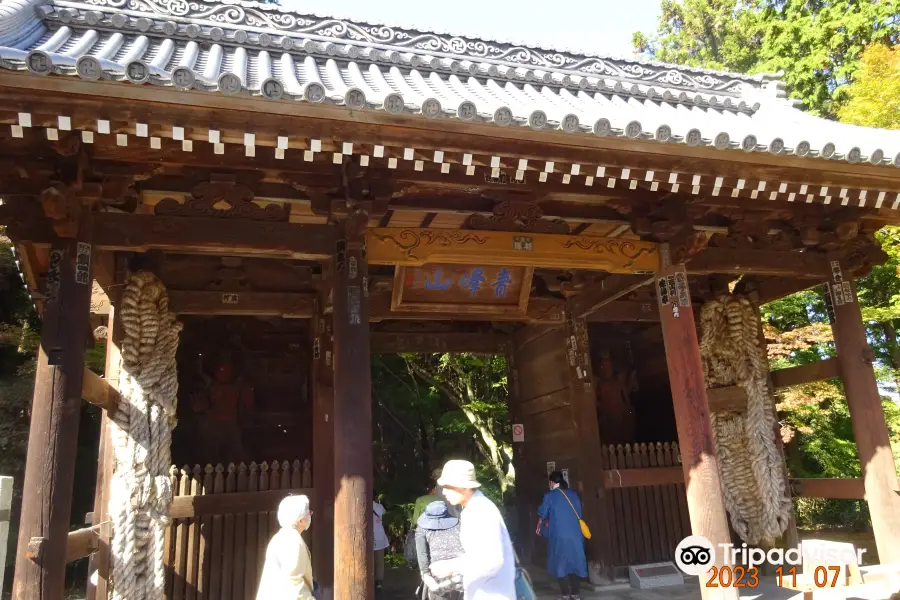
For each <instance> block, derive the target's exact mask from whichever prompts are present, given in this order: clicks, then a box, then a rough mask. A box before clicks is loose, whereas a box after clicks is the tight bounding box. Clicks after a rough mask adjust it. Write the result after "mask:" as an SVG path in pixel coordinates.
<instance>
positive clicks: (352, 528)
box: [332, 211, 374, 600]
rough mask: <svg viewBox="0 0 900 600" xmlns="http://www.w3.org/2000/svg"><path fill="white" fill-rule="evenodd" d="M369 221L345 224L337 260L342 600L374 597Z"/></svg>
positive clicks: (337, 530)
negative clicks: (367, 241)
mask: <svg viewBox="0 0 900 600" xmlns="http://www.w3.org/2000/svg"><path fill="white" fill-rule="evenodd" d="M367 222H368V215H367V214H366V213H365V212H364V211H357V212H355V213H354V214H352V215H350V216H349V217H347V218H346V220H344V221H343V222H342V224H341V226H342V227H343V233H344V235H343V236H342V238H343V239H341V240H340V241H338V243H337V248H336V252H335V257H334V292H333V294H334V295H333V298H332V300H333V303H334V439H335V445H334V485H335V498H334V556H335V564H334V598H335V600H371V599H372V598H373V596H374V576H373V575H374V573H373V553H374V539H373V531H372V390H371V387H372V374H371V371H370V360H371V358H370V351H369V311H368V263H367V259H366V249H365V232H366V224H367Z"/></svg>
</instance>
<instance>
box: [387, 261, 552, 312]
mask: <svg viewBox="0 0 900 600" xmlns="http://www.w3.org/2000/svg"><path fill="white" fill-rule="evenodd" d="M533 275H534V268H533V267H504V266H488V265H484V266H481V265H450V264H428V265H424V266H422V267H403V266H398V267H397V270H396V273H395V275H394V292H393V297H392V301H391V308H392V310H395V311H410V312H432V313H445V312H446V313H469V314H484V315H522V316H524V315H525V311H526V310H527V308H528V297H529V295H530V294H531V279H532V277H533Z"/></svg>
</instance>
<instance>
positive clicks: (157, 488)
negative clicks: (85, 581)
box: [109, 271, 182, 600]
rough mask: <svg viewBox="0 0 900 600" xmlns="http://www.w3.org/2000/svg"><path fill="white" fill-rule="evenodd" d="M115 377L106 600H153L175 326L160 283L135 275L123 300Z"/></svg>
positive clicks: (173, 394)
mask: <svg viewBox="0 0 900 600" xmlns="http://www.w3.org/2000/svg"><path fill="white" fill-rule="evenodd" d="M121 321H122V329H123V331H124V338H123V340H122V345H121V358H120V360H121V365H120V371H119V393H120V396H121V401H120V403H119V407H118V410H117V411H116V412H115V413H114V415H113V419H112V420H113V423H112V441H113V448H114V453H115V474H114V475H113V480H112V482H111V489H110V507H109V511H110V515H111V518H112V521H113V534H112V542H111V545H112V553H113V573H112V579H113V598H114V599H115V600H160V599H161V598H163V594H164V591H165V582H166V573H165V566H164V564H163V551H164V535H165V528H166V527H167V526H168V525H169V523H170V519H169V518H168V516H167V514H168V510H169V505H170V503H171V501H172V489H171V484H170V480H169V464H170V463H171V440H172V429H173V428H174V427H175V405H176V399H177V392H178V374H177V370H176V365H175V351H176V350H177V348H178V335H179V333H180V332H181V328H182V325H181V324H180V323H178V322H177V321H176V320H175V315H174V314H173V313H170V312H168V296H167V295H166V289H165V287H164V286H163V284H162V283H161V282H160V281H159V280H158V279H157V278H156V277H155V276H154V275H153V274H152V273H148V272H144V271H142V272H138V273H135V274H134V275H133V276H132V277H131V278H130V280H129V281H128V285H127V286H126V287H125V291H124V293H123V295H122V316H121Z"/></svg>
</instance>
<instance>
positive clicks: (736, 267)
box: [687, 247, 828, 280]
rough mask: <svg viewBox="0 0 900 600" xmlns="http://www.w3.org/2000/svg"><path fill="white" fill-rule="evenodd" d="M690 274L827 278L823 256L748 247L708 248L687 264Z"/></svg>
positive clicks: (812, 253) (811, 253)
mask: <svg viewBox="0 0 900 600" xmlns="http://www.w3.org/2000/svg"><path fill="white" fill-rule="evenodd" d="M687 271H688V273H690V274H691V275H711V274H726V273H731V274H735V275H742V274H756V275H790V276H794V277H798V278H804V279H820V280H821V279H825V278H826V277H828V271H827V269H826V268H825V261H824V256H823V255H822V254H817V253H814V252H782V251H776V250H750V249H746V248H713V247H710V248H705V249H703V250H701V251H700V252H698V253H697V254H696V255H695V256H694V257H693V258H691V260H689V261H688V262H687Z"/></svg>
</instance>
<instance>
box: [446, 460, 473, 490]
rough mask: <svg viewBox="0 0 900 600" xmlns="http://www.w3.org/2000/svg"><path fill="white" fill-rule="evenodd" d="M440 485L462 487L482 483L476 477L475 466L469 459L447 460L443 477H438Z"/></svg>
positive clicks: (469, 487) (470, 487) (465, 487)
mask: <svg viewBox="0 0 900 600" xmlns="http://www.w3.org/2000/svg"><path fill="white" fill-rule="evenodd" d="M438 485H439V486H441V487H454V488H462V489H476V488H480V487H481V484H480V483H478V481H477V480H476V479H475V466H474V465H473V464H472V463H470V462H469V461H467V460H450V461H447V464H445V465H444V470H443V471H442V472H441V477H440V479H438Z"/></svg>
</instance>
